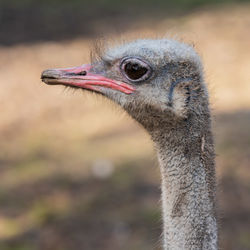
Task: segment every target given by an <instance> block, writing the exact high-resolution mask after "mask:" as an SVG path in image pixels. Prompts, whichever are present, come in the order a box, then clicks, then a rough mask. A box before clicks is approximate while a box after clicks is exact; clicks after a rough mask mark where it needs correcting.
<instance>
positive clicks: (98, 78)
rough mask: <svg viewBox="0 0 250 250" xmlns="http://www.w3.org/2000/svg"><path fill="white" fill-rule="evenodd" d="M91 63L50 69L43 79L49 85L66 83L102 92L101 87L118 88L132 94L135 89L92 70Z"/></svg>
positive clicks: (44, 72) (45, 72) (43, 75)
mask: <svg viewBox="0 0 250 250" xmlns="http://www.w3.org/2000/svg"><path fill="white" fill-rule="evenodd" d="M91 67H92V66H91V65H90V64H85V65H82V66H79V67H74V68H64V69H48V70H45V71H43V72H42V75H41V79H42V81H43V82H45V83H46V84H49V85H65V86H70V87H77V88H82V89H89V90H93V91H97V92H102V91H101V89H102V88H100V87H104V88H110V89H114V90H118V91H120V92H123V93H125V94H131V93H133V92H134V91H135V89H134V88H133V87H132V86H131V85H128V84H126V83H124V82H120V81H116V80H113V79H110V78H106V77H104V76H102V75H100V74H94V73H91V72H90V69H91Z"/></svg>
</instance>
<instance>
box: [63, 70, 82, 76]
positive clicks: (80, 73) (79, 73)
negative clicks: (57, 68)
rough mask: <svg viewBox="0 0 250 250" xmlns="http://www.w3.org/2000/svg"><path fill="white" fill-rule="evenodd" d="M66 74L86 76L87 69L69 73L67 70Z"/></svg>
mask: <svg viewBox="0 0 250 250" xmlns="http://www.w3.org/2000/svg"><path fill="white" fill-rule="evenodd" d="M66 75H68V76H86V75H87V71H85V70H83V71H80V72H78V73H70V72H68V73H67V74H66Z"/></svg>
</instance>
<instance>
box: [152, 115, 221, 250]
mask: <svg viewBox="0 0 250 250" xmlns="http://www.w3.org/2000/svg"><path fill="white" fill-rule="evenodd" d="M194 127H195V126H194ZM200 128H201V131H198V132H197V131H193V130H194V129H192V126H186V125H185V126H182V127H181V128H175V129H173V128H171V129H169V130H168V129H167V130H166V129H164V130H162V131H157V132H155V133H153V134H152V138H153V141H154V142H155V145H156V149H157V152H158V159H159V163H160V168H161V175H162V206H163V220H164V229H163V237H164V250H167V249H168V250H178V249H180V250H184V249H185V250H189V249H197V250H198V249H203V250H215V249H217V223H216V214H215V185H216V183H215V171H214V149H213V138H212V134H211V130H210V120H209V121H207V122H206V125H205V126H200ZM196 129H197V128H196Z"/></svg>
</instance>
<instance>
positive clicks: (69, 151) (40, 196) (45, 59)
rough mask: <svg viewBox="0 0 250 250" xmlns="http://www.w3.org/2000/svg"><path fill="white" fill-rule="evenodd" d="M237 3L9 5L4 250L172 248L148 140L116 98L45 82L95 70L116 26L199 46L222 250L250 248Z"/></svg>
mask: <svg viewBox="0 0 250 250" xmlns="http://www.w3.org/2000/svg"><path fill="white" fill-rule="evenodd" d="M215 2H216V3H215ZM232 2H233V1H220V3H219V4H217V1H193V0H191V1H184V0H179V1H171V2H170V1H114V0H110V1H99V2H98V4H97V1H91V2H89V1H80V0H75V1H66V0H63V1H59V0H52V1H51V0H50V1H49V0H44V1H32V0H22V1H18V0H12V1H7V0H4V1H3V0H2V1H0V7H1V8H0V30H1V32H0V45H2V46H0V79H1V88H0V249H1V250H69V249H79V250H110V249H117V250H118V249H121V250H142V249H143V250H151V249H161V242H160V233H161V205H160V175H159V169H158V166H157V160H156V157H155V154H154V151H153V148H152V145H151V142H150V140H149V138H148V136H147V135H146V133H145V132H144V131H143V130H142V129H141V128H140V127H139V126H138V125H137V124H135V123H134V122H133V121H132V120H131V119H130V118H128V117H127V116H126V115H124V113H123V112H122V111H121V110H120V109H119V108H114V106H113V105H112V104H111V103H110V102H108V101H107V100H104V99H103V98H101V97H97V96H96V95H92V94H88V93H82V91H80V90H78V91H75V90H64V89H63V88H62V87H61V86H53V87H52V86H45V85H44V84H42V83H41V82H40V79H39V78H40V73H41V71H42V70H43V69H45V68H50V67H63V66H64V67H65V66H71V65H72V66H73V65H80V64H82V63H84V62H87V61H88V60H89V56H88V55H89V50H90V48H91V44H92V42H93V40H92V37H96V36H99V34H105V35H106V36H107V37H109V38H110V37H111V40H117V39H118V40H119V39H120V34H119V35H117V34H116V32H117V30H118V31H119V33H120V31H121V30H122V31H123V38H125V39H131V38H134V37H138V34H139V36H141V37H144V36H146V37H152V36H153V37H154V36H162V35H165V34H166V33H170V34H171V35H172V36H177V37H179V38H182V39H183V40H184V41H186V42H194V43H195V47H196V49H197V50H198V51H199V52H200V53H201V56H202V58H203V61H204V67H205V74H206V79H207V81H208V82H209V89H210V93H211V100H212V108H213V113H214V116H215V123H214V131H215V136H216V153H217V159H216V161H217V175H218V180H219V185H218V186H219V188H218V190H219V191H218V200H219V209H220V217H221V222H220V224H221V230H220V231H221V232H220V235H221V247H222V249H225V250H236V249H237V250H247V249H250V227H249V225H250V212H249V211H250V154H249V152H250V132H249V127H250V98H249V93H250V84H249V83H250V71H249V68H250V50H249V44H250V32H249V24H250V5H249V4H243V3H242V4H240V5H239V4H235V3H234V4H233V3H232ZM234 2H236V1H234ZM238 2H239V1H237V3H238ZM242 2H243V1H242ZM222 3H223V4H222ZM228 3H230V4H229V5H226V4H228ZM201 7H203V8H202V9H200V8H201ZM194 10H195V11H194ZM53 40H54V41H53ZM39 41H40V42H39ZM41 41H42V42H41ZM34 42H35V43H34ZM5 45H8V46H5Z"/></svg>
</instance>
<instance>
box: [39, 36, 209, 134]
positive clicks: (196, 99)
mask: <svg viewBox="0 0 250 250" xmlns="http://www.w3.org/2000/svg"><path fill="white" fill-rule="evenodd" d="M100 58H101V59H99V60H96V61H94V62H93V63H92V64H88V65H82V66H80V67H75V68H66V69H50V70H45V71H44V72H43V73H42V80H43V82H45V83H47V84H61V85H66V86H71V87H76V88H82V89H87V90H90V91H94V92H98V93H100V94H102V95H103V96H106V97H107V98H109V99H111V100H112V101H114V102H115V103H117V104H119V105H120V106H121V107H122V108H123V109H124V110H126V111H127V112H128V113H129V114H130V115H131V116H132V117H133V118H134V119H135V120H137V121H138V122H139V123H141V124H142V125H143V126H144V127H145V128H146V129H147V130H148V131H149V132H151V131H153V130H155V129H156V128H157V127H158V126H161V125H162V124H163V123H168V124H173V123H176V122H177V121H180V120H186V119H187V118H188V117H189V115H191V114H193V113H194V112H196V113H199V112H202V108H203V107H206V104H205V105H202V103H203V102H204V101H205V102H206V99H207V98H206V95H207V94H206V88H205V86H204V84H203V79H202V77H203V76H202V66H201V63H200V59H199V57H198V55H197V54H196V52H195V51H194V50H193V48H192V47H191V46H188V45H186V44H184V43H181V42H177V41H174V40H167V39H162V40H136V41H134V42H130V43H127V44H124V45H121V46H118V47H115V48H112V49H108V50H106V51H105V52H103V55H102V56H101V57H100Z"/></svg>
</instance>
